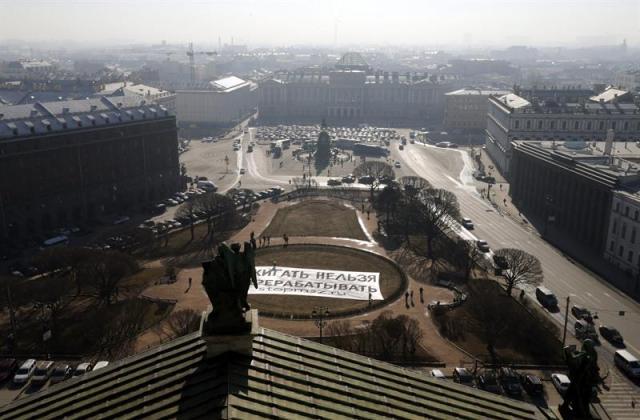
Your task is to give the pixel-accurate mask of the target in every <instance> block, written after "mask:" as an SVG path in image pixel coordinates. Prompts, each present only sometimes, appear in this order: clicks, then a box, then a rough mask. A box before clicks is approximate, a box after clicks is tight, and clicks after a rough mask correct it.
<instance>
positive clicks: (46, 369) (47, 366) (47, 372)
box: [31, 360, 53, 385]
mask: <svg viewBox="0 0 640 420" xmlns="http://www.w3.org/2000/svg"><path fill="white" fill-rule="evenodd" d="M52 372H53V362H52V361H51V360H42V361H40V362H38V363H37V364H36V370H35V371H34V372H33V378H31V383H32V384H35V385H42V384H44V383H46V382H47V381H48V380H49V377H50V376H51V373H52Z"/></svg>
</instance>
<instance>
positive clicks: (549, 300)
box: [536, 286, 558, 309]
mask: <svg viewBox="0 0 640 420" xmlns="http://www.w3.org/2000/svg"><path fill="white" fill-rule="evenodd" d="M536 299H538V302H540V304H541V305H542V306H544V307H545V308H547V309H555V308H557V307H558V298H556V295H554V294H553V292H552V291H551V290H549V289H547V288H546V287H544V286H538V287H536Z"/></svg>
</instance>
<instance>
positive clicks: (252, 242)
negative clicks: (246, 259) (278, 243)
mask: <svg viewBox="0 0 640 420" xmlns="http://www.w3.org/2000/svg"><path fill="white" fill-rule="evenodd" d="M249 242H250V243H251V248H253V249H256V248H257V246H256V235H255V233H253V231H251V235H250V239H249Z"/></svg>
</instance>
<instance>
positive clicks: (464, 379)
mask: <svg viewBox="0 0 640 420" xmlns="http://www.w3.org/2000/svg"><path fill="white" fill-rule="evenodd" d="M453 381H454V382H457V383H459V384H463V385H469V386H473V375H472V374H471V373H470V372H469V371H468V370H467V368H463V367H457V368H455V369H453Z"/></svg>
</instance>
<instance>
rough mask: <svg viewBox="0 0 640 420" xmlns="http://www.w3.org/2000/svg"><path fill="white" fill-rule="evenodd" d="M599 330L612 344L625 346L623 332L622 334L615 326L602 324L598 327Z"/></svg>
mask: <svg viewBox="0 0 640 420" xmlns="http://www.w3.org/2000/svg"><path fill="white" fill-rule="evenodd" d="M598 331H599V332H600V335H601V336H602V337H603V338H604V339H605V340H607V341H608V342H610V343H611V344H613V345H614V346H616V347H624V346H625V345H624V339H623V338H622V334H620V332H619V331H618V330H617V329H615V328H613V327H609V326H607V325H600V327H599V328H598Z"/></svg>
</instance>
